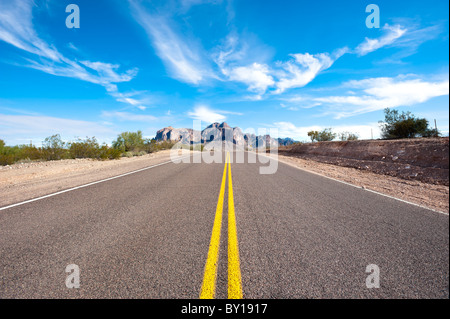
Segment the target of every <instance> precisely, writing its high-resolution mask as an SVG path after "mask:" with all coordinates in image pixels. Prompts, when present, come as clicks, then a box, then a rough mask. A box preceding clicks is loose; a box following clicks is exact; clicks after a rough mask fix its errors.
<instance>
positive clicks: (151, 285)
mask: <svg viewBox="0 0 450 319" xmlns="http://www.w3.org/2000/svg"><path fill="white" fill-rule="evenodd" d="M232 155H233V154H232ZM261 165H263V164H251V163H245V164H239V163H232V164H229V167H228V168H227V169H224V168H225V161H224V162H223V163H214V164H205V163H202V164H194V163H190V164H189V163H181V164H174V163H168V164H165V165H160V166H157V167H154V168H151V169H148V170H144V171H141V172H138V173H135V174H130V175H127V176H123V177H120V178H117V179H112V180H109V181H105V182H102V183H97V184H94V185H90V186H88V187H83V188H79V189H76V190H73V191H69V192H65V193H62V194H59V195H56V196H51V197H48V198H44V199H41V200H37V201H34V202H30V203H25V204H23V205H19V206H15V207H11V208H8V209H4V210H1V211H0V298H199V297H200V296H201V293H202V287H203V286H202V285H204V284H205V282H206V283H207V282H208V279H205V278H206V268H207V267H206V263H207V260H209V259H210V256H209V255H214V247H215V248H216V250H217V262H213V263H212V264H211V265H212V266H211V267H210V268H209V270H211V271H212V272H211V274H212V277H211V278H213V279H212V280H213V281H212V282H209V283H212V286H213V289H214V291H213V292H212V295H211V294H210V295H209V297H211V296H212V297H215V298H227V297H230V291H229V290H230V285H231V283H230V282H231V281H232V280H235V283H234V286H235V288H236V289H237V290H235V291H236V294H237V295H234V297H242V298H448V297H449V216H448V215H445V214H441V213H437V212H434V211H430V210H427V209H423V208H420V207H417V206H414V205H410V204H407V203H404V202H401V201H397V200H395V199H391V198H388V197H384V196H381V195H378V194H375V193H371V192H368V191H365V190H363V189H359V188H355V187H352V186H349V185H345V184H343V183H339V182H337V181H333V180H330V179H327V178H324V177H321V176H318V175H315V174H312V173H309V172H306V171H302V170H299V169H296V168H293V167H291V166H288V165H285V164H282V163H279V165H278V170H277V172H276V173H275V174H271V175H261V174H259V167H260V166H261ZM264 165H267V164H264ZM230 168H231V172H229V171H228V169H230ZM229 174H230V175H232V184H231V185H230V179H229ZM224 177H225V178H226V179H225V181H224ZM222 185H225V187H223V186H222ZM221 189H223V191H222V193H223V194H222V196H221ZM231 191H232V193H233V199H234V203H233V202H231V203H230V196H229V195H230V192H231ZM221 198H222V213H223V216H221V218H220V221H221V225H220V226H221V227H220V228H219V238H217V236H216V237H215V239H214V238H213V237H214V236H212V235H213V234H214V231H213V226H214V225H215V220H219V218H216V217H217V216H220V213H219V215H218V212H219V211H220V209H219V208H220V201H221ZM230 206H234V207H230ZM232 208H234V210H233V209H232ZM233 217H234V218H235V219H234V220H233V219H231V220H230V218H233ZM233 233H234V235H235V238H234V240H235V241H234V240H233V238H231V239H230V238H229V237H233ZM230 234H231V235H230ZM216 235H217V227H216ZM233 248H236V251H237V256H236V251H234V252H233ZM231 255H233V256H231ZM213 257H214V256H213ZM228 257H230V258H228ZM211 260H213V259H211ZM230 260H231V261H230ZM213 261H214V260H213ZM73 264H74V265H77V266H78V268H79V273H80V277H79V278H80V282H79V288H71V289H69V288H67V286H66V279H67V277H68V276H71V275H73V272H66V267H67V266H68V265H73ZM369 265H376V268H378V269H379V277H378V278H379V288H376V287H374V288H368V287H367V283H366V281H367V278H368V277H369V280H368V283H369V286H370V284H372V285H376V282H377V281H376V275H377V273H376V271H374V272H366V268H367V267H368V266H369ZM372 267H374V266H372ZM376 268H371V269H372V270H373V269H376ZM229 269H230V271H228V270H229ZM231 269H232V270H231ZM229 272H230V273H231V277H233V276H234V277H233V278H234V279H230V278H229V276H230V274H229ZM70 278H72V277H70ZM69 281H70V280H69ZM70 282H71V283H75V282H76V281H75V280H74V281H73V282H72V281H70ZM69 284H70V283H69ZM210 293H211V291H210Z"/></svg>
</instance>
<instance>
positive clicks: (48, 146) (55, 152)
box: [42, 134, 70, 161]
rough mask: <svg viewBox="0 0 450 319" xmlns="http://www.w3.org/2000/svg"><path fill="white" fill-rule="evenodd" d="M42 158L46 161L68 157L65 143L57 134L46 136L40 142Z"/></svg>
mask: <svg viewBox="0 0 450 319" xmlns="http://www.w3.org/2000/svg"><path fill="white" fill-rule="evenodd" d="M42 151H43V158H44V159H45V160H48V161H52V160H61V159H67V158H70V154H69V152H68V150H67V149H66V143H65V142H63V141H62V140H61V136H60V135H59V134H55V135H52V136H50V137H47V138H46V139H45V140H44V142H43V143H42Z"/></svg>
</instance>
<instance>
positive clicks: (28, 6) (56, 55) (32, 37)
mask: <svg viewBox="0 0 450 319" xmlns="http://www.w3.org/2000/svg"><path fill="white" fill-rule="evenodd" d="M34 7H35V4H34V1H32V0H12V1H2V2H0V40H2V41H4V42H6V43H9V44H11V45H12V46H14V47H16V48H18V49H20V50H22V51H24V52H26V53H28V54H25V55H24V56H23V59H24V61H26V63H22V62H17V63H18V64H19V65H21V66H23V67H28V68H32V69H36V70H40V71H42V72H45V73H48V74H52V75H55V76H61V77H69V78H75V79H79V80H82V81H86V82H90V83H94V84H98V85H101V86H103V87H105V88H106V90H107V92H109V93H118V89H117V85H116V84H117V83H121V82H129V81H131V80H132V79H133V78H134V77H135V76H136V75H137V72H138V69H137V68H133V69H130V70H127V71H125V72H122V73H121V72H119V71H118V70H119V68H120V65H118V64H111V63H105V62H98V61H80V62H78V61H77V60H73V59H69V58H67V57H65V56H64V55H63V54H61V53H60V52H59V51H58V50H57V49H56V48H55V46H53V45H51V44H48V43H47V42H46V41H44V40H43V39H41V38H40V37H39V35H38V34H37V32H36V30H35V28H34V26H33V8H34ZM69 46H70V47H72V48H76V47H75V46H74V44H73V43H70V44H69ZM75 51H77V50H75ZM125 103H126V102H125Z"/></svg>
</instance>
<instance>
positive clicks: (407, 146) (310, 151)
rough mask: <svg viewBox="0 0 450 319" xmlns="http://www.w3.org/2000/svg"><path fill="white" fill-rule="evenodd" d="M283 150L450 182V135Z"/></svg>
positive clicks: (377, 170) (413, 177)
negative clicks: (449, 136)
mask: <svg viewBox="0 0 450 319" xmlns="http://www.w3.org/2000/svg"><path fill="white" fill-rule="evenodd" d="M279 153H280V154H283V155H288V156H293V157H298V158H301V159H306V160H313V161H315V162H321V163H326V164H333V165H338V166H344V167H351V168H356V169H359V170H363V171H369V172H373V173H377V174H380V175H388V176H394V177H399V178H402V179H405V180H410V181H420V182H425V183H428V184H436V185H446V186H449V138H448V137H443V138H415V139H401V140H362V141H346V142H319V143H306V144H300V145H293V146H288V147H284V148H283V147H281V148H280V150H279Z"/></svg>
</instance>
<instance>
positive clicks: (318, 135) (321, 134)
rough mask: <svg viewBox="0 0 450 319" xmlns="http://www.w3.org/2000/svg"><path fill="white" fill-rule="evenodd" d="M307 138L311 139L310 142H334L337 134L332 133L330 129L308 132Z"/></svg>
mask: <svg viewBox="0 0 450 319" xmlns="http://www.w3.org/2000/svg"><path fill="white" fill-rule="evenodd" d="M308 136H309V137H310V138H311V142H314V141H317V142H326V141H332V140H334V139H335V138H336V136H337V134H336V133H333V131H332V130H331V128H326V129H323V130H322V131H309V132H308Z"/></svg>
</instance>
